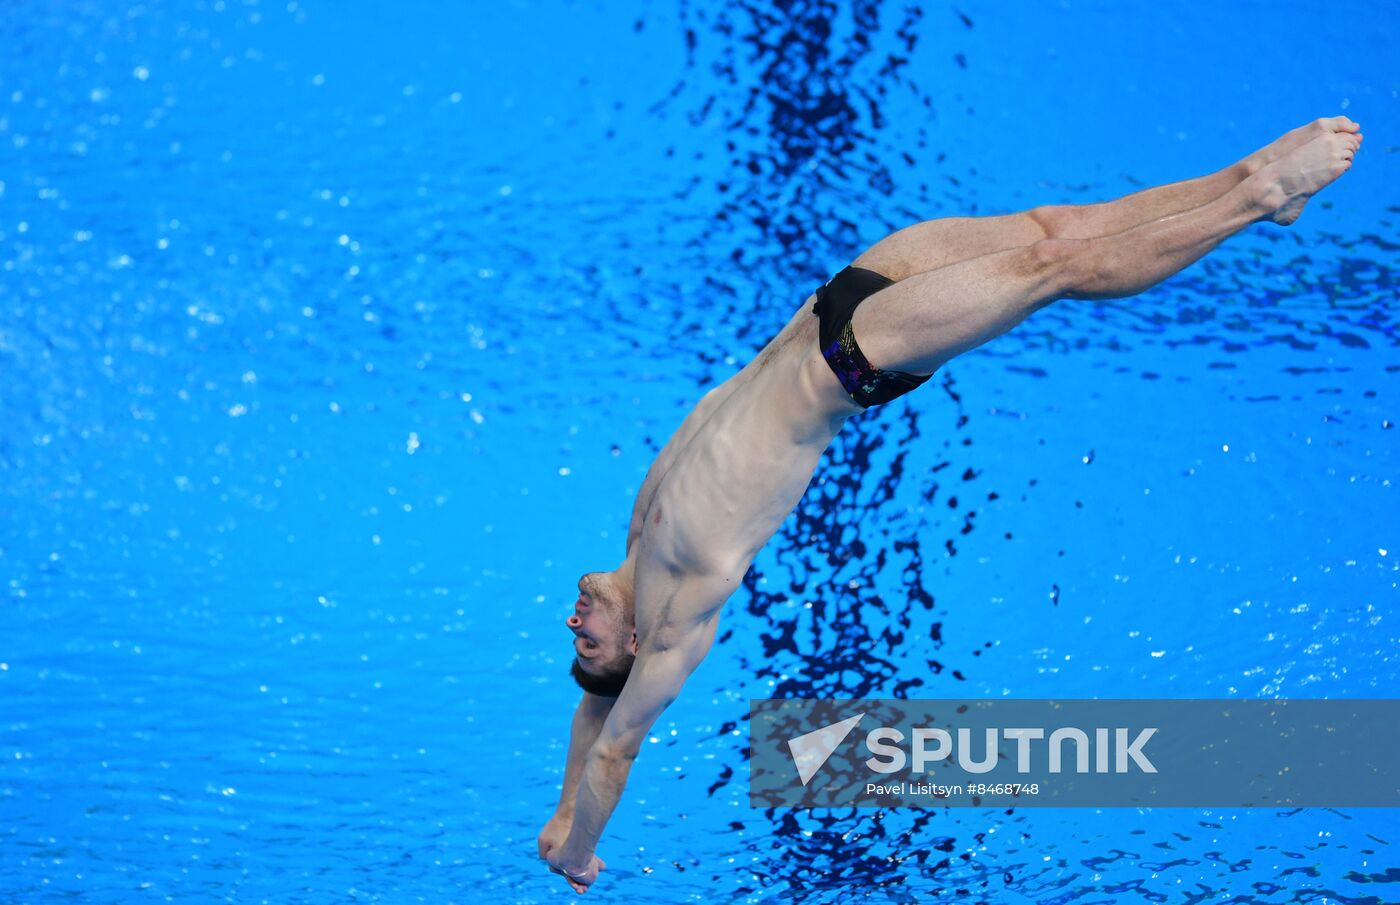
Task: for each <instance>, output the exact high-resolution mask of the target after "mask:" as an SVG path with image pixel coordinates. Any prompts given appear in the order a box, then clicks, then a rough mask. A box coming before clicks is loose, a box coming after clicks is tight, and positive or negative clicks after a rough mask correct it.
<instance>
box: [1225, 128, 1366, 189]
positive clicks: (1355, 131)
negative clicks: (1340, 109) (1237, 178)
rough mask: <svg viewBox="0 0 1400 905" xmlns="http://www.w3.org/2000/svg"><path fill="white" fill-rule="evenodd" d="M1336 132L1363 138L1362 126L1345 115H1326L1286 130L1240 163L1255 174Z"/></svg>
mask: <svg viewBox="0 0 1400 905" xmlns="http://www.w3.org/2000/svg"><path fill="white" fill-rule="evenodd" d="M1334 132H1347V133H1350V134H1352V135H1355V136H1356V138H1357V140H1358V141H1359V140H1360V139H1361V137H1362V136H1361V126H1360V125H1359V124H1357V123H1356V122H1354V121H1352V120H1351V119H1348V118H1347V117H1345V116H1324V117H1322V118H1321V119H1315V120H1313V121H1312V122H1310V123H1305V124H1304V125H1301V126H1299V127H1298V128H1296V129H1293V130H1291V131H1288V132H1285V133H1283V134H1282V135H1280V136H1279V137H1278V138H1276V139H1274V140H1273V141H1272V142H1270V143H1269V144H1267V145H1265V146H1264V147H1262V148H1260V149H1259V150H1257V151H1255V152H1254V153H1253V154H1251V155H1249V156H1248V157H1246V158H1245V159H1244V160H1242V161H1240V163H1241V164H1242V165H1243V166H1244V169H1245V172H1247V173H1249V174H1251V175H1252V174H1254V173H1257V172H1259V171H1260V170H1262V169H1264V167H1266V166H1268V165H1269V164H1271V163H1273V162H1274V161H1275V160H1279V159H1281V158H1283V157H1284V156H1286V155H1288V154H1289V153H1291V152H1293V151H1296V150H1297V149H1298V148H1301V147H1302V146H1303V145H1305V144H1307V143H1308V142H1310V141H1312V140H1313V139H1314V138H1321V137H1322V136H1324V135H1330V134H1332V133H1334Z"/></svg>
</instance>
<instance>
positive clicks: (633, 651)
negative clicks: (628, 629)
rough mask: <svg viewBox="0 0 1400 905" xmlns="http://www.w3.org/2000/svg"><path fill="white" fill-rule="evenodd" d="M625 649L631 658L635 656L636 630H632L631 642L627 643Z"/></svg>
mask: <svg viewBox="0 0 1400 905" xmlns="http://www.w3.org/2000/svg"><path fill="white" fill-rule="evenodd" d="M627 647H628V649H629V650H630V651H631V653H632V656H634V657H635V656H637V630H636V629H632V640H631V641H629V642H628V643H627Z"/></svg>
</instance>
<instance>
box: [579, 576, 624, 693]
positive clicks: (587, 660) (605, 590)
mask: <svg viewBox="0 0 1400 905" xmlns="http://www.w3.org/2000/svg"><path fill="white" fill-rule="evenodd" d="M633 613H634V610H633V608H632V583H631V582H630V581H628V580H627V579H626V578H625V577H624V575H623V574H622V573H621V570H618V571H613V572H589V573H587V574H586V575H584V576H583V577H582V578H580V579H579V580H578V600H576V601H574V612H573V615H572V616H570V617H569V618H568V619H566V620H564V624H565V625H567V626H568V627H569V631H570V632H572V633H573V635H574V643H573V646H574V662H573V665H572V666H571V667H570V669H569V673H570V675H572V676H573V677H574V681H576V682H578V684H579V687H580V688H582V689H583V690H584V691H586V692H588V693H589V694H594V695H598V696H600V697H606V698H615V697H617V696H618V695H619V694H621V693H622V686H623V685H625V684H627V676H628V674H629V673H630V672H631V671H632V661H633V659H635V658H636V656H637V627H636V622H635V620H634V619H633Z"/></svg>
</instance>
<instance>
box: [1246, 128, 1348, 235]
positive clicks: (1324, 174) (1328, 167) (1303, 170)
mask: <svg viewBox="0 0 1400 905" xmlns="http://www.w3.org/2000/svg"><path fill="white" fill-rule="evenodd" d="M1360 146H1361V139H1360V138H1359V137H1358V136H1357V135H1353V134H1352V133H1350V132H1329V133H1327V134H1325V135H1322V136H1319V137H1318V138H1314V139H1313V140H1312V141H1310V142H1308V143H1307V144H1305V145H1303V146H1302V147H1299V148H1294V149H1293V150H1292V151H1290V152H1288V153H1287V154H1285V155H1284V156H1282V157H1280V158H1279V159H1278V160H1275V161H1274V162H1273V163H1271V164H1269V165H1267V166H1265V167H1264V168H1263V169H1262V170H1260V171H1259V172H1257V173H1255V174H1254V175H1253V176H1251V177H1249V179H1247V180H1246V181H1245V183H1244V185H1243V186H1242V188H1246V189H1247V190H1248V191H1249V192H1250V193H1251V195H1252V197H1253V198H1254V200H1255V203H1257V204H1258V205H1259V206H1260V208H1261V210H1262V211H1263V212H1264V216H1265V217H1267V218H1268V219H1270V220H1272V221H1274V222H1275V223H1278V224H1281V225H1283V226H1288V225H1290V224H1291V223H1293V221H1294V220H1297V219H1298V215H1299V214H1301V213H1302V212H1303V205H1305V204H1307V203H1308V199H1309V198H1311V197H1312V196H1313V195H1315V194H1317V193H1318V192H1319V191H1321V190H1322V189H1323V188H1324V187H1326V186H1327V185H1328V184H1329V183H1331V182H1332V181H1333V180H1334V179H1336V178H1337V177H1338V176H1340V175H1342V174H1343V173H1345V172H1346V171H1347V170H1349V169H1351V161H1352V158H1353V157H1355V156H1356V149H1357V148H1358V147H1360Z"/></svg>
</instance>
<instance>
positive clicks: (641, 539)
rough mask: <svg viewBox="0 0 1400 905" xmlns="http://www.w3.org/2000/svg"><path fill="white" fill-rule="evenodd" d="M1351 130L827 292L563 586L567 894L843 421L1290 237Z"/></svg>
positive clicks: (892, 263) (714, 396)
mask: <svg viewBox="0 0 1400 905" xmlns="http://www.w3.org/2000/svg"><path fill="white" fill-rule="evenodd" d="M1361 138H1362V136H1361V131H1360V127H1359V126H1358V125H1357V124H1356V123H1355V122H1352V121H1351V120H1350V119H1348V118H1346V117H1345V116H1336V117H1331V118H1326V119H1318V120H1316V121H1314V122H1311V123H1308V124H1307V125H1304V126H1300V127H1299V128H1297V129H1294V130H1292V131H1291V132H1288V133H1287V134H1285V135H1283V136H1282V137H1280V138H1279V139H1277V140H1276V141H1274V142H1273V143H1272V144H1270V145H1268V146H1267V147H1264V148H1262V149H1260V150H1258V151H1256V152H1254V153H1253V154H1250V155H1249V156H1247V157H1245V158H1244V159H1243V160H1241V161H1239V162H1238V163H1235V164H1233V165H1231V166H1228V167H1226V168H1225V169H1222V170H1220V171H1218V172H1216V173H1212V174H1210V175H1208V176H1202V177H1200V178H1198V179H1192V180H1189V181H1185V182H1178V183H1174V184H1172V185H1166V186H1160V187H1157V188H1152V189H1147V190H1145V191H1141V192H1137V193H1135V194H1132V195H1128V196H1126V197H1124V198H1119V199H1117V200H1114V201H1108V202H1104V203H1099V204H1087V205H1064V206H1060V205H1056V206H1046V207H1037V208H1034V209H1032V210H1028V211H1024V212H1021V213H1016V214H1010V215H1006V216H998V217H979V218H971V217H953V218H948V219H941V220H930V221H926V222H923V223H916V224H914V225H912V226H909V227H906V228H904V229H901V230H899V231H898V232H895V233H893V234H892V235H890V236H888V237H886V238H884V239H882V240H880V241H879V242H877V243H876V244H875V245H874V246H872V247H871V248H869V249H867V250H866V251H865V252H864V253H863V254H861V255H860V257H858V258H856V260H855V261H854V262H853V263H852V264H851V266H849V267H847V268H845V269H843V270H842V271H841V272H840V273H838V274H836V275H835V276H834V277H832V278H831V280H830V281H829V282H827V283H826V285H824V286H822V287H821V288H820V289H818V290H817V291H816V293H815V295H813V296H812V297H809V298H808V299H807V300H806V301H805V302H803V304H802V307H801V308H799V309H798V310H797V312H796V313H795V314H794V315H793V316H792V318H791V320H789V321H788V323H787V325H786V326H784V327H783V329H782V330H781V331H780V332H779V333H778V335H777V336H776V337H775V338H774V339H773V340H772V341H771V342H769V343H768V344H767V345H766V346H765V347H764V348H763V350H762V351H761V352H759V354H758V355H757V356H756V357H755V358H754V359H753V361H751V362H749V364H748V365H746V366H745V367H744V368H743V369H742V370H740V371H739V372H738V373H737V374H735V375H734V376H732V377H730V378H729V379H728V380H726V381H725V382H724V383H723V384H721V385H719V386H717V387H715V388H714V389H712V390H710V391H709V392H708V393H706V394H705V395H704V397H703V398H702V399H701V400H700V401H699V403H697V404H696V406H695V408H694V409H693V410H692V411H691V413H690V414H689V415H688V416H687V417H686V418H685V420H684V421H683V422H682V423H681V425H680V427H679V428H678V429H677V430H676V432H675V435H674V436H672V437H671V439H670V441H669V442H668V443H667V444H666V446H665V448H664V449H662V450H661V452H660V454H659V455H658V456H657V457H656V460H655V462H654V463H653V464H652V466H651V468H650V470H649V471H648V473H647V475H646V478H645V480H644V481H643V483H642V487H641V489H640V491H639V492H638V494H637V500H636V505H635V507H634V508H633V510H632V518H631V525H630V527H629V528H628V531H627V546H626V556H625V558H624V559H623V561H622V563H621V564H620V565H618V566H617V567H616V568H614V569H612V570H611V571H607V572H589V573H587V574H586V575H584V576H583V577H582V578H580V579H579V582H578V600H577V601H576V602H575V603H574V612H573V614H572V615H571V616H569V617H568V619H567V625H568V628H569V631H570V632H571V633H572V635H573V646H574V651H573V653H574V662H573V666H572V672H573V676H574V678H575V680H577V682H578V684H579V685H580V686H581V687H582V688H583V698H582V700H581V701H580V702H579V705H578V708H577V709H576V710H575V712H574V717H573V727H572V734H571V738H570V742H569V750H568V762H567V766H566V768H565V771H564V783H563V791H562V793H561V795H560V798H559V806H558V808H557V809H556V810H555V813H554V816H553V818H551V819H550V820H549V822H548V823H547V824H546V825H545V827H544V829H543V830H542V831H541V832H540V834H539V840H538V843H539V853H540V856H541V857H542V858H544V859H545V860H546V861H547V862H548V863H549V867H550V869H551V870H553V871H554V872H555V873H559V874H562V875H563V876H564V878H565V879H566V880H567V881H568V882H569V885H570V886H571V887H573V889H574V890H575V891H576V892H580V893H582V892H586V891H587V889H588V887H589V886H590V885H592V884H593V883H594V882H595V881H596V880H597V879H598V872H599V871H601V870H602V869H603V867H604V863H603V860H602V859H601V858H599V857H598V856H597V853H596V850H597V846H598V839H599V837H600V836H601V835H602V833H603V827H604V825H605V824H606V823H607V821H608V818H609V816H610V815H611V814H612V812H613V808H614V807H616V805H617V802H618V799H619V798H620V796H621V795H622V788H623V785H624V784H625V783H626V781H627V774H628V772H629V770H630V769H631V766H632V761H633V760H634V759H635V758H636V756H637V752H638V750H639V749H640V748H641V745H642V741H643V739H644V738H646V736H647V733H648V732H649V731H650V729H651V726H652V724H653V723H654V722H655V721H656V719H657V718H658V717H659V716H660V714H661V711H662V710H664V709H665V708H666V707H667V705H669V704H670V703H671V702H672V701H674V700H675V699H676V696H677V695H678V694H680V690H681V685H682V684H683V683H684V682H685V680H686V678H687V677H689V675H690V673H691V672H692V671H693V670H694V669H695V667H696V665H697V664H699V662H700V660H701V659H702V658H703V657H704V656H705V654H706V653H707V652H708V651H709V648H710V645H711V643H712V642H713V641H714V637H715V629H716V627H717V625H718V623H719V614H720V609H721V608H722V607H723V605H724V602H725V601H726V600H727V599H728V598H729V596H730V594H732V593H733V592H734V590H735V589H736V588H738V587H739V585H740V582H741V579H742V578H743V576H744V573H745V571H746V570H747V569H748V567H749V563H750V562H751V561H752V560H753V558H754V556H755V554H757V553H758V551H759V549H761V548H762V547H763V546H764V544H766V543H767V542H768V540H769V538H770V537H772V535H773V534H774V533H775V532H776V531H777V529H778V528H779V526H780V525H781V524H782V522H783V520H784V519H785V518H786V517H787V516H788V514H789V513H790V512H792V510H793V508H794V507H795V506H796V505H797V502H798V500H799V499H801V497H802V494H803V493H804V492H805V491H806V489H807V485H808V483H809V482H810V481H811V479H812V474H813V471H814V470H815V469H816V466H817V462H818V461H819V460H820V459H821V456H822V452H823V451H824V450H825V449H826V447H827V445H828V444H829V443H830V442H831V440H832V438H833V437H835V436H836V433H837V431H839V430H840V429H841V425H842V424H843V422H845V420H846V419H847V418H849V417H850V416H851V415H854V414H856V413H858V412H861V411H863V410H865V409H866V408H868V407H870V406H873V405H880V404H882V403H885V402H889V401H890V400H892V399H895V398H897V397H899V396H901V395H903V394H905V393H908V392H909V391H911V390H913V389H914V388H916V387H918V386H919V385H920V384H921V383H923V382H924V381H926V380H928V379H929V376H930V375H932V374H933V373H934V371H936V370H937V369H938V368H939V367H940V366H942V365H943V364H944V363H946V362H948V361H949V360H951V359H952V358H954V357H956V356H957V355H960V354H962V353H963V352H966V351H967V350H969V349H972V348H975V347H976V346H979V345H981V344H982V343H985V342H987V341H988V340H990V339H993V338H994V337H997V336H1000V335H1001V334H1003V333H1005V332H1007V331H1008V330H1010V329H1011V328H1012V327H1015V326H1016V325H1017V324H1019V323H1020V322H1021V321H1022V320H1023V319H1025V318H1026V317H1027V316H1029V315H1030V314H1031V313H1032V312H1034V311H1036V310H1038V309H1040V308H1042V307H1044V306H1045V305H1048V304H1049V303H1051V302H1053V301H1056V300H1058V299H1116V298H1123V297H1125V296H1131V295H1134V294H1136V293H1139V292H1142V291H1143V290H1145V289H1147V288H1149V287H1150V286H1153V285H1155V284H1157V283H1159V282H1161V281H1162V280H1165V279H1167V278H1168V277H1170V276H1172V275H1173V274H1175V273H1177V272H1179V271H1180V270H1182V269H1183V268H1185V267H1187V266H1189V265H1190V264H1192V263H1193V262H1195V261H1196V260H1197V259H1199V258H1201V257H1202V256H1203V255H1205V254H1206V253H1207V252H1209V251H1210V250H1211V249H1213V248H1215V247H1216V245H1218V244H1219V243H1220V242H1222V241H1223V240H1224V239H1226V238H1227V237H1229V236H1231V235H1233V234H1235V233H1236V232H1239V231H1240V230H1242V229H1244V228H1245V227H1247V226H1249V225H1250V224H1253V223H1257V222H1260V221H1263V220H1271V221H1273V222H1274V223H1279V224H1282V225H1285V226H1287V225H1289V224H1291V223H1293V221H1295V220H1296V219H1297V218H1298V215H1299V214H1300V213H1301V212H1302V210H1303V205H1305V204H1306V203H1307V201H1308V199H1309V198H1310V197H1311V196H1312V195H1313V194H1314V193H1316V192H1318V191H1319V190H1321V189H1322V188H1324V187H1325V186H1327V185H1328V184H1329V183H1331V182H1332V181H1333V180H1335V179H1336V178H1337V177H1339V176H1341V175H1342V174H1343V173H1345V172H1346V171H1347V170H1348V169H1350V168H1351V164H1352V158H1353V156H1354V155H1355V153H1356V151H1357V149H1358V148H1359V147H1360V145H1361Z"/></svg>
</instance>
